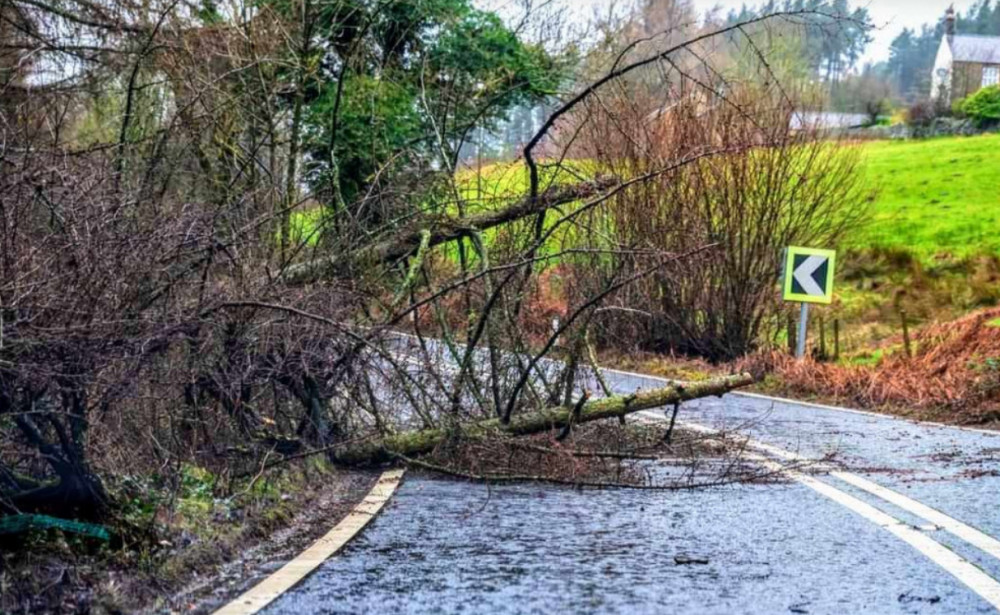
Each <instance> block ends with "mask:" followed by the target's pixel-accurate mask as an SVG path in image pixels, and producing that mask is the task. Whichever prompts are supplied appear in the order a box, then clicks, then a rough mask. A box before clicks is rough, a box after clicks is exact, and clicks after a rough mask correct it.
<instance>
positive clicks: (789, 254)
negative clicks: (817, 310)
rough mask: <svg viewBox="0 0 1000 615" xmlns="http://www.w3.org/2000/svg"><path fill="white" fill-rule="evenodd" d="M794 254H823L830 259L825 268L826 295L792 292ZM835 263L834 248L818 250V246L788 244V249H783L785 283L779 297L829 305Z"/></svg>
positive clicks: (831, 296) (799, 301)
mask: <svg viewBox="0 0 1000 615" xmlns="http://www.w3.org/2000/svg"><path fill="white" fill-rule="evenodd" d="M796 256H825V257H826V258H827V259H828V260H829V261H830V265H829V266H828V267H827V270H826V285H825V286H826V291H827V294H826V295H824V296H822V297H816V296H813V295H803V294H798V293H793V292H792V277H793V274H794V273H795V270H794V269H793V267H794V264H795V257H796ZM836 265H837V252H836V250H820V249H818V248H802V247H798V246H789V247H788V249H787V250H785V284H784V292H783V293H782V295H781V298H782V299H784V300H785V301H795V302H798V303H820V304H823V305H830V304H831V303H833V278H834V274H835V272H836Z"/></svg>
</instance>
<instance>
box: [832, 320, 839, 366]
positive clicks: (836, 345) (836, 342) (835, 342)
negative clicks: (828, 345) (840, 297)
mask: <svg viewBox="0 0 1000 615" xmlns="http://www.w3.org/2000/svg"><path fill="white" fill-rule="evenodd" d="M833 360H834V361H839V360H840V319H839V318H834V319H833Z"/></svg>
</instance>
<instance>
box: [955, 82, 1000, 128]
mask: <svg viewBox="0 0 1000 615" xmlns="http://www.w3.org/2000/svg"><path fill="white" fill-rule="evenodd" d="M962 113H964V114H965V115H967V116H969V117H970V118H972V119H973V120H974V121H975V122H976V123H977V124H979V125H980V126H983V125H987V124H995V123H997V122H1000V86H997V85H992V86H990V87H986V88H983V89H981V90H979V91H978V92H976V93H975V94H972V95H971V96H969V97H968V98H966V99H965V100H964V101H963V102H962Z"/></svg>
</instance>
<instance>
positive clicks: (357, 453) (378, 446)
mask: <svg viewBox="0 0 1000 615" xmlns="http://www.w3.org/2000/svg"><path fill="white" fill-rule="evenodd" d="M753 383H754V379H753V377H752V376H750V375H749V374H740V375H736V376H728V377H725V378H718V379H715V380H708V381H705V382H694V383H689V384H686V385H683V386H682V385H674V386H669V387H665V388H662V389H654V390H651V391H642V392H637V393H633V394H631V395H617V396H614V397H605V398H603V399H598V400H594V401H591V402H588V403H586V404H584V405H583V408H582V409H581V410H580V411H579V415H578V416H577V417H576V418H573V411H574V409H573V408H567V407H557V408H549V409H547V410H543V411H541V412H534V413H530V414H525V415H522V416H514V417H512V418H511V420H510V423H508V424H507V425H504V424H502V423H501V421H500V420H499V419H488V420H484V421H479V422H476V423H470V424H468V425H464V426H463V427H462V429H461V436H462V437H465V438H484V437H488V436H490V435H495V434H507V435H512V436H526V435H530V434H535V433H541V432H543V431H548V430H552V429H560V428H564V427H566V426H567V425H569V423H570V422H571V421H572V422H574V423H575V424H577V425H580V424H583V423H589V422H591V421H600V420H603V419H610V418H617V417H623V416H626V415H629V414H632V413H635V412H639V411H642V410H649V409H651V408H659V407H661V406H667V405H671V404H675V403H680V402H683V401H688V400H691V399H699V398H702V397H712V396H720V397H721V396H722V395H724V394H726V393H728V392H730V391H732V390H734V389H738V388H742V387H746V386H749V385H751V384H753ZM452 435H454V434H453V432H449V431H448V430H446V429H426V430H422V431H416V432H410V433H403V434H398V435H394V436H387V437H385V438H382V439H380V440H374V441H370V442H365V443H360V444H349V445H345V446H344V447H341V448H337V449H334V451H333V452H332V457H333V459H334V460H335V461H336V462H337V463H341V464H344V465H370V464H376V463H383V462H387V461H392V460H394V459H398V458H399V457H415V456H418V455H422V454H426V453H429V452H431V451H433V450H434V449H435V448H437V447H438V446H439V445H441V444H443V443H444V442H446V441H447V440H448V438H449V437H451V436H452Z"/></svg>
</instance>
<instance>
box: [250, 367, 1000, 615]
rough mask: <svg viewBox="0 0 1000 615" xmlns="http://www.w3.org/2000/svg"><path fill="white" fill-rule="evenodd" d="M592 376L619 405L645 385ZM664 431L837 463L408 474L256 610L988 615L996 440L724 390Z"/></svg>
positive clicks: (648, 382)
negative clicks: (519, 475)
mask: <svg viewBox="0 0 1000 615" xmlns="http://www.w3.org/2000/svg"><path fill="white" fill-rule="evenodd" d="M608 377H609V379H610V380H611V382H612V384H613V386H614V387H615V388H616V389H617V390H618V392H622V393H624V392H631V391H634V390H636V389H641V388H647V387H658V386H663V382H662V381H659V380H657V379H653V378H649V377H642V376H637V375H630V374H624V373H619V372H609V373H608ZM646 416H647V417H649V418H653V417H662V413H659V412H650V413H646ZM681 419H682V420H683V421H684V422H685V423H687V424H689V425H690V426H692V427H694V428H699V429H703V430H710V429H725V430H729V429H734V428H739V429H741V431H742V432H743V433H746V434H748V435H749V436H750V437H751V438H752V439H753V441H754V442H755V443H756V446H757V448H756V451H758V452H760V453H761V454H762V456H763V457H766V458H770V459H782V460H788V459H797V458H800V457H801V458H807V459H819V458H822V457H824V456H825V455H827V454H828V453H834V454H835V455H836V457H837V459H838V462H839V467H837V468H831V471H830V472H827V473H821V474H819V475H811V476H794V477H793V478H794V480H790V481H788V482H783V483H779V484H773V485H733V486H727V487H719V488H712V489H704V490H698V491H691V492H669V493H668V492H635V491H619V490H608V491H577V490H573V489H562V488H555V487H547V486H538V485H511V486H502V487H487V486H484V485H477V484H467V483H461V482H454V481H442V480H434V479H429V478H422V477H416V478H410V479H408V480H407V481H406V482H405V483H404V485H403V486H402V487H401V489H400V491H399V492H398V493H397V495H396V497H395V498H394V500H393V501H392V502H391V503H390V504H389V506H388V507H387V509H386V511H385V512H383V514H382V515H381V516H380V517H379V518H377V519H376V520H375V521H374V522H373V523H372V525H371V526H369V528H368V530H366V532H365V533H364V534H363V535H361V536H360V537H359V538H358V539H356V540H355V541H354V542H353V543H352V544H351V545H350V546H349V547H348V548H347V549H346V551H345V552H344V553H343V554H342V555H341V556H339V557H337V558H334V559H332V560H330V561H328V562H327V563H326V564H325V565H324V566H323V567H322V568H321V569H320V570H319V571H317V573H316V574H314V575H313V576H311V577H310V578H308V579H307V580H306V581H304V582H303V583H302V584H301V585H300V586H298V587H297V588H295V589H294V590H292V591H291V592H290V593H288V594H286V595H285V596H283V597H282V598H280V599H279V600H277V601H276V602H275V603H273V604H272V605H271V607H270V608H269V609H268V610H267V611H266V612H267V613H271V614H285V613H288V614H291V613H296V614H298V613H366V612H376V611H378V612H398V613H457V612H462V613H548V612H573V613H692V614H694V613H697V614H705V613H720V614H722V613H837V614H842V613H962V614H965V613H992V612H997V611H998V610H1000V609H998V606H1000V583H998V582H997V581H996V579H1000V542H997V541H996V540H995V538H994V537H1000V508H998V506H997V504H998V495H1000V434H994V433H990V432H984V431H976V430H963V429H959V428H954V427H945V426H936V425H928V424H916V423H911V422H908V421H904V420H900V419H895V418H891V417H887V416H880V415H872V414H865V413H857V412H851V411H845V410H838V409H829V408H822V407H814V406H809V405H804V404H797V403H783V402H776V401H773V400H769V399H763V398H757V397H753V396H747V395H742V394H734V395H728V396H726V397H724V398H722V399H712V400H698V401H695V402H689V403H688V404H685V406H684V407H683V409H682V416H681ZM685 558H686V559H685ZM690 560H696V561H699V562H706V561H707V563H694V564H691V563H678V561H680V562H685V561H690Z"/></svg>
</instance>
